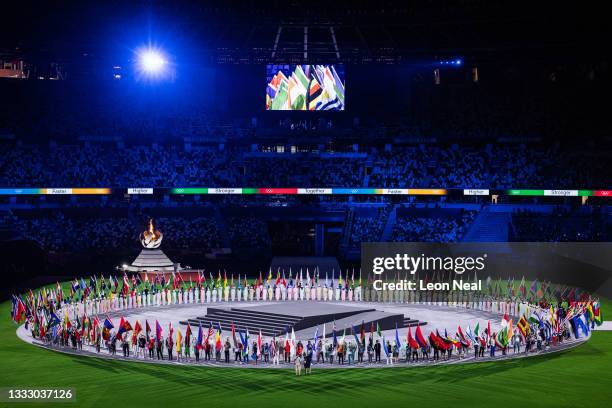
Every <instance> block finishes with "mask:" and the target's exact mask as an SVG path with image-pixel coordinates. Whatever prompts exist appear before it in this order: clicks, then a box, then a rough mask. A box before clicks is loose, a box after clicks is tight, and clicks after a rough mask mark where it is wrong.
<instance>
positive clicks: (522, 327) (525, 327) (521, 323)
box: [516, 315, 531, 337]
mask: <svg viewBox="0 0 612 408" xmlns="http://www.w3.org/2000/svg"><path fill="white" fill-rule="evenodd" d="M516 327H518V329H519V331H520V332H521V334H522V335H523V337H527V335H528V334H529V333H530V332H531V328H530V327H529V322H528V321H527V319H526V318H525V315H522V316H521V318H520V319H519V320H518V322H517V323H516Z"/></svg>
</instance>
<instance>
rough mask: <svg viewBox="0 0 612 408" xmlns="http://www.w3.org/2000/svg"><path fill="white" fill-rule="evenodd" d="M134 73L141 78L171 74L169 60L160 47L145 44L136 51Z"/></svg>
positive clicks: (155, 77) (154, 77)
mask: <svg viewBox="0 0 612 408" xmlns="http://www.w3.org/2000/svg"><path fill="white" fill-rule="evenodd" d="M135 57H136V58H135V59H136V63H135V64H136V73H137V77H138V78H139V79H141V80H151V79H160V78H162V77H168V76H170V77H171V76H172V74H171V72H172V68H171V63H170V60H169V59H168V57H167V55H166V53H165V52H163V51H162V50H161V49H159V48H156V47H153V46H150V45H149V46H146V47H143V48H141V49H139V50H137V51H136V53H135Z"/></svg>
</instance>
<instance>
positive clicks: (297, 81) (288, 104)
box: [266, 65, 345, 111]
mask: <svg viewBox="0 0 612 408" xmlns="http://www.w3.org/2000/svg"><path fill="white" fill-rule="evenodd" d="M266 79H267V81H268V87H267V89H266V110H295V111H299V110H310V111H334V110H335V111H342V110H344V105H345V100H344V86H345V81H344V66H342V65H268V66H267V78H266Z"/></svg>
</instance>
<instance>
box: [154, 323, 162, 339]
mask: <svg viewBox="0 0 612 408" xmlns="http://www.w3.org/2000/svg"><path fill="white" fill-rule="evenodd" d="M161 335H162V327H161V325H160V324H159V322H158V321H157V320H156V321H155V338H156V339H157V341H160V340H161Z"/></svg>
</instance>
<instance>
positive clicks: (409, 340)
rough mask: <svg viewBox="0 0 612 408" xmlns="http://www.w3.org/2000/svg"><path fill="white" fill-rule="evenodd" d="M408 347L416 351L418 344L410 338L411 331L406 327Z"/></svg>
mask: <svg viewBox="0 0 612 408" xmlns="http://www.w3.org/2000/svg"><path fill="white" fill-rule="evenodd" d="M406 340H407V342H408V345H409V346H410V348H411V349H418V348H419V343H417V342H416V340H415V339H414V338H413V337H412V330H411V328H410V326H408V336H407V338H406Z"/></svg>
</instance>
